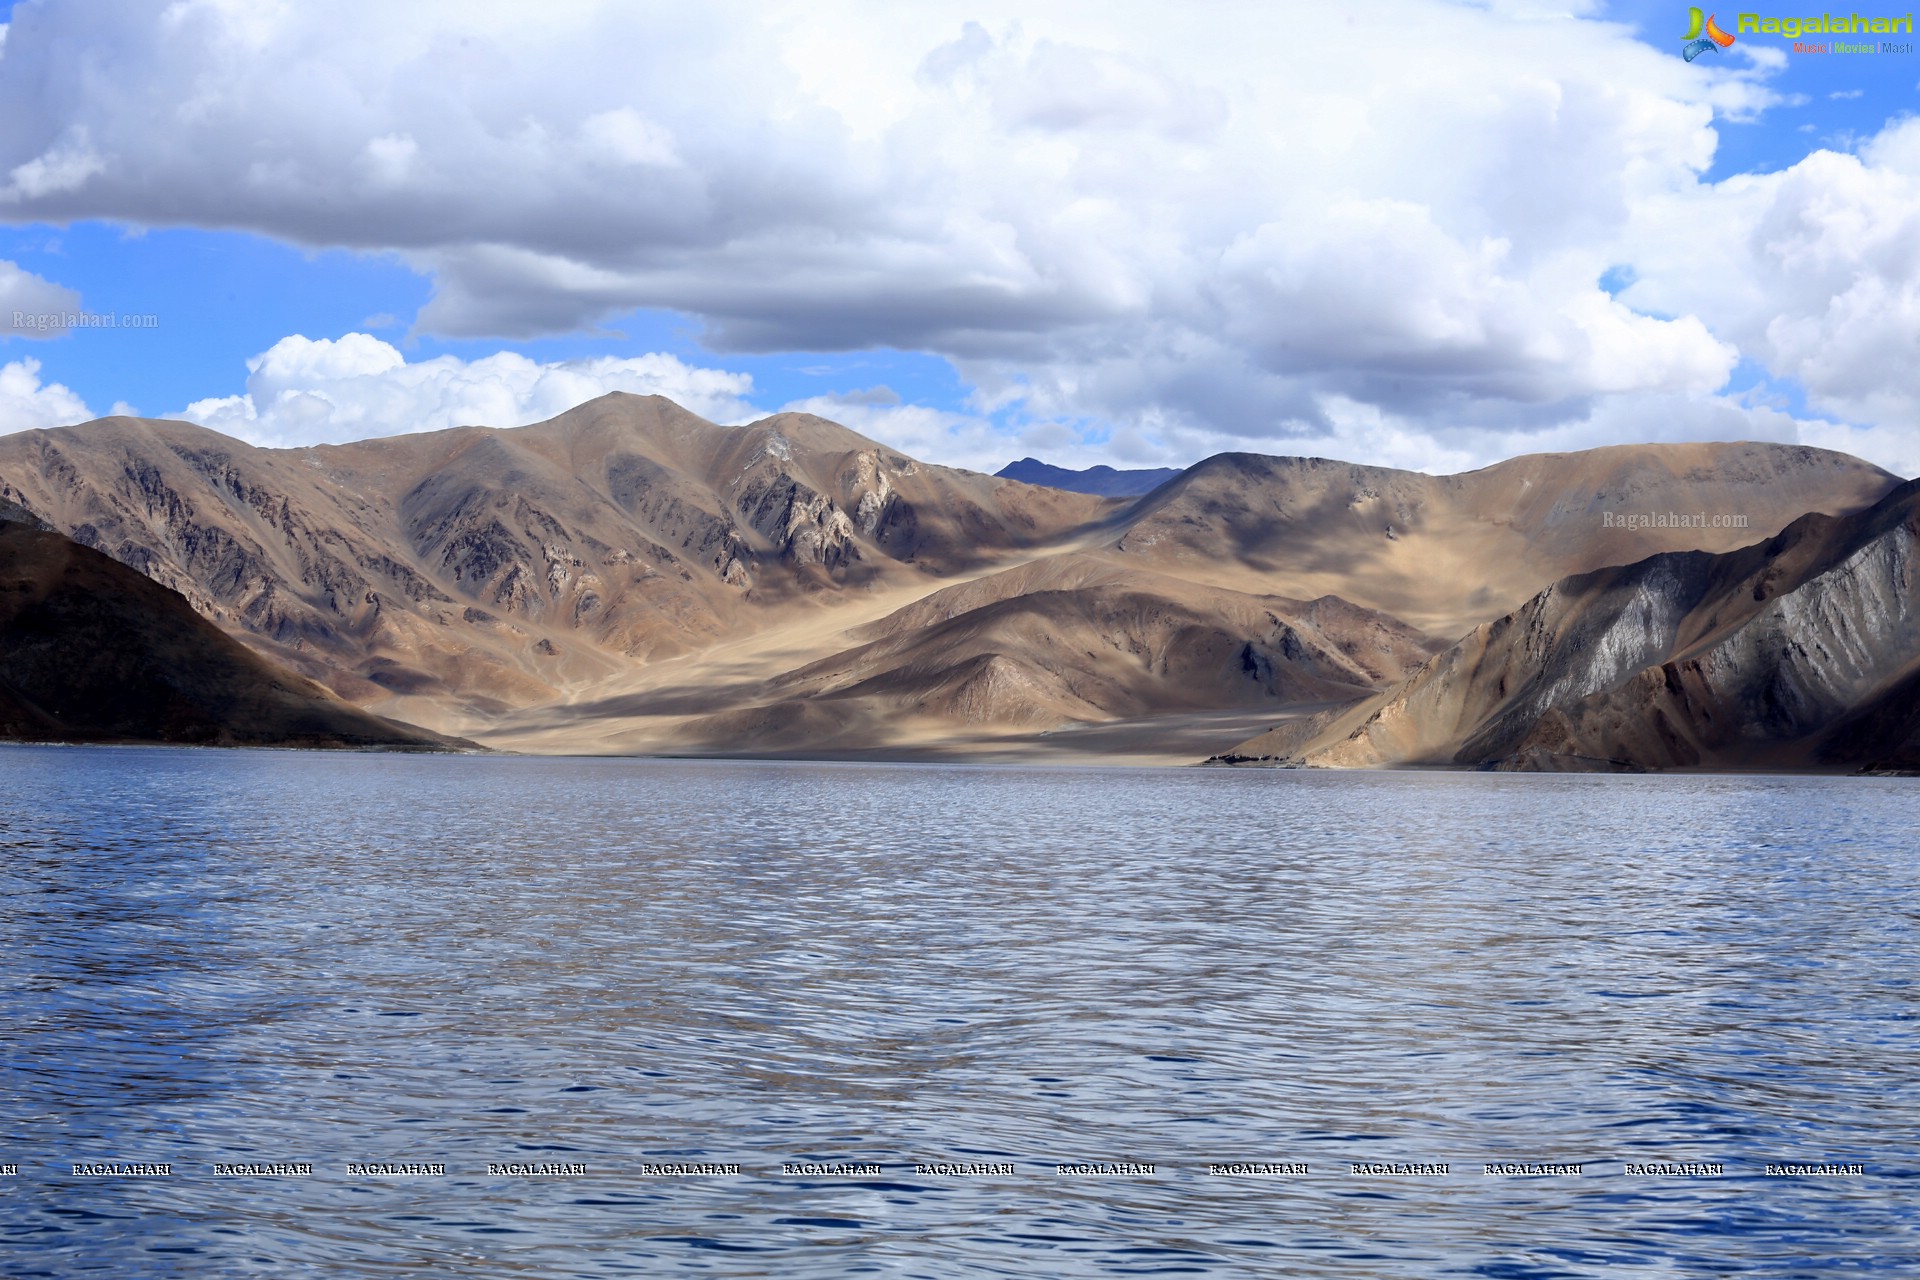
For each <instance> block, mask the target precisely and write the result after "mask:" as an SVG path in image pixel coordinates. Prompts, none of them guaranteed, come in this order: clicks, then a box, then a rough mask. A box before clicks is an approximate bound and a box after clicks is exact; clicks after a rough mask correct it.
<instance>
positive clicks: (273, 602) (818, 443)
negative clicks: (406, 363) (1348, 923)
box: [0, 395, 1897, 754]
mask: <svg viewBox="0 0 1920 1280" xmlns="http://www.w3.org/2000/svg"><path fill="white" fill-rule="evenodd" d="M1895 483H1897V478H1896V477H1893V476H1890V475H1888V474H1887V473H1885V472H1882V471H1879V470H1877V469H1875V468H1873V467H1870V466H1868V465H1867V464H1865V463H1863V462H1860V461H1858V460H1856V459H1852V458H1847V457H1844V456H1842V455H1838V454H1831V453H1823V452H1821V451H1819V450H1812V449H1802V448H1790V447H1784V446H1773V445H1689V446H1643V447H1633V448H1620V449H1603V450H1596V451H1593V452H1590V453H1583V454H1565V455H1546V456H1541V457H1535V458H1521V459H1515V460H1513V461H1511V462H1507V463H1502V464H1500V465H1499V466H1497V467H1492V468H1488V469H1486V470H1484V471H1479V472H1473V473H1469V474H1467V475H1463V476H1446V477H1433V476H1426V475H1420V474H1417V473H1411V472H1401V471H1391V470H1386V469H1381V468H1367V467H1359V466H1354V465H1351V464H1346V463H1330V462H1325V461H1321V460H1316V459H1289V458H1264V457H1258V456H1254V455H1246V454H1233V455H1222V456H1221V457H1218V458H1213V459H1209V460H1208V461H1207V462H1204V463H1202V464H1200V465H1199V466H1196V467H1194V468H1192V469H1191V470H1189V471H1188V472H1186V473H1185V474H1183V475H1181V476H1180V477H1178V478H1177V479H1175V480H1173V481H1171V482H1170V483H1168V484H1165V485H1162V486H1161V487H1160V488H1159V489H1157V490H1156V491H1155V492H1153V493H1151V494H1148V495H1146V496H1145V497H1143V498H1138V499H1128V498H1103V497H1099V496H1094V495H1088V494H1078V493H1070V492H1064V491H1062V490H1059V489H1052V488H1045V487H1036V486H1032V485H1027V484H1022V483H1019V482H1016V481H1013V480H1007V479H1000V478H995V477H991V476H984V475H979V474H976V473H972V472H966V471H959V470H954V469H950V468H945V467H937V466H930V465H928V464H925V463H921V462H917V461H915V460H914V459H912V458H909V457H906V456H905V455H903V454H901V453H899V452H898V451H896V450H893V449H890V448H888V447H887V446H885V445H882V444H878V443H876V442H874V441H872V440H868V439H866V438H864V437H862V436H859V435H857V434H855V433H854V432H851V431H848V430H847V429H846V428H844V427H840V426H837V425H835V424H833V423H830V422H826V421H824V420H822V419H819V418H814V417H810V416H806V415H797V414H787V415H778V416H776V417H773V418H768V419H766V420H764V421H761V422H757V423H752V424H749V425H747V426H744V427H722V426H717V425H715V424H713V423H711V422H708V421H705V420H704V419H701V418H699V417H697V416H696V415H694V414H691V413H688V412H686V411H685V410H683V409H680V408H679V407H678V406H675V405H673V404H672V403H671V402H669V401H666V400H663V399H659V398H657V397H637V396H628V395H610V396H605V397H602V398H600V399H598V400H595V401H591V402H589V403H587V404H584V405H582V406H580V407H579V408H577V409H574V410H572V411H570V412H568V413H566V414H562V415H561V416H559V417H558V418H555V419H553V420H551V421H548V422H544V423H539V424H536V425H534V426H529V427H521V428H515V429H507V430H496V429H491V428H484V427H465V428H460V429H457V430H451V431H441V432H433V433H423V434H414V435H401V436H393V437H387V438H382V439H374V440H366V441H361V442H358V443H355V444H349V445H340V446H321V447H315V448H304V449H260V448H255V447H253V446H250V445H246V444H243V443H241V442H238V441H234V440H230V439H228V438H226V437H224V436H220V435H218V434H216V433H214V432H211V431H207V430H204V429H202V428H199V427H195V426H192V425H189V424H186V423H178V422H156V421H147V420H140V419H131V418H112V419H103V420H101V421H98V422H92V423H87V424H84V425H81V426H77V427H70V428H64V429H60V430H55V431H29V432H22V433H19V434H17V435H12V436H6V437H0V498H11V499H13V500H16V501H18V502H20V503H22V504H23V505H25V506H26V507H28V508H30V509H31V510H32V511H33V512H35V513H37V514H38V515H40V516H42V517H44V518H45V519H46V520H47V521H48V522H49V523H51V524H52V525H53V526H54V527H55V528H58V529H60V530H61V531H63V532H66V533H68V534H70V535H71V536H72V537H74V538H75V539H76V540H77V541H80V542H82V543H84V544H86V545H88V546H92V547H96V548H98V549H100V550H102V551H105V552H106V553H108V554H109V555H112V556H113V557H115V558H116V559H118V560H120V561H122V562H123V563H126V564H129V565H131V566H133V567H134V568H137V569H140V570H141V571H142V572H144V573H146V574H147V575H148V576H150V577H152V578H153V579H154V580H155V581H158V582H160V583H162V584H165V585H167V586H171V587H174V588H175V589H177V590H179V591H180V592H181V593H182V594H183V595H185V596H186V597H187V599H188V600H189V601H190V602H191V603H192V604H193V606H194V607H195V608H196V609H197V610H199V611H200V612H201V613H202V614H203V615H204V616H206V617H208V618H210V619H211V620H213V621H214V622H216V623H218V624H219V625H220V626H221V627H222V628H223V629H225V630H226V631H227V632H228V633H229V634H230V635H233V636H234V637H236V638H237V639H239V640H241V641H242V642H244V643H246V644H247V645H248V646H249V647H251V648H253V649H255V650H256V651H257V652H259V653H261V654H263V655H265V656H267V657H269V658H271V659H273V660H275V661H278V662H282V663H284V664H286V665H288V666H290V667H292V668H293V669H295V670H296V671H298V672H300V673H301V674H303V675H306V676H308V677H310V678H312V679H315V680H318V681H320V682H321V683H323V684H325V685H326V686H327V687H329V688H330V689H332V690H334V691H335V692H336V693H338V694H339V695H341V696H342V697H344V698H345V699H347V700H348V701H350V702H354V703H356V704H358V705H360V706H363V707H366V708H368V709H370V710H374V711H377V712H379V713H382V714H386V715H391V716H394V717H397V718H399V719H403V720H406V721H409V722H412V723H416V724H424V725H428V726H431V727H432V728H434V729H437V730H441V731H444V732H450V733H458V734H461V735H463V736H470V737H477V738H479V739H480V740H482V741H485V742H488V743H489V744H495V745H514V746H519V747H525V748H528V749H539V750H563V751H564V750H646V751H657V750H681V749H699V750H705V749H709V748H711V749H725V750H730V751H732V750H737V751H751V750H754V749H756V747H757V745H758V744H762V743H765V742H769V741H772V740H774V739H775V738H777V737H778V738H780V740H782V741H788V740H791V741H793V742H797V743H800V744H803V745H804V744H806V743H811V742H816V741H820V740H823V739H822V735H825V736H826V737H830V738H832V739H833V740H834V741H838V742H841V743H843V744H849V745H851V744H854V743H855V741H856V740H857V739H861V738H862V737H863V735H864V736H865V738H866V739H867V740H868V741H870V742H873V743H883V742H892V741H896V740H901V739H902V737H903V735H905V736H911V737H914V738H916V739H918V740H931V739H934V738H938V737H939V735H940V734H941V733H942V732H945V731H947V730H949V729H950V730H951V731H952V732H953V733H955V734H958V735H960V736H961V738H963V739H968V740H970V739H971V738H972V737H973V736H976V735H977V734H978V733H980V732H984V731H987V730H991V731H992V732H999V731H1000V730H1001V729H1005V730H1007V731H1012V730H1015V729H1020V730H1022V731H1030V732H1035V733H1044V732H1052V731H1053V729H1052V728H1051V727H1052V726H1058V725H1061V724H1064V723H1079V724H1083V725H1102V724H1113V723H1117V722H1120V721H1126V720H1129V719H1130V718H1138V717H1146V718H1149V719H1158V718H1163V717H1166V716H1171V715H1174V714H1196V715H1212V714H1215V713H1222V714H1224V713H1228V712H1232V713H1236V714H1237V713H1240V712H1247V713H1251V712H1253V711H1255V710H1260V709H1266V708H1272V707H1274V706H1277V705H1281V704H1305V705H1319V704H1324V703H1326V702H1329V701H1334V700H1336V699H1340V698H1359V697H1363V696H1366V695H1368V694H1370V693H1371V692H1373V691H1377V690H1378V689H1380V688H1382V687H1386V686H1390V685H1391V684H1393V683H1394V682H1396V681H1397V680H1399V679H1400V678H1401V677H1402V676H1403V675H1404V673H1405V672H1406V671H1407V670H1409V669H1410V668H1411V667H1412V666H1414V665H1417V664H1418V663H1419V662H1421V661H1423V660H1424V659H1425V657H1426V656H1427V655H1428V654H1429V653H1430V652H1432V651H1433V650H1435V649H1436V648H1438V647H1439V644H1438V643H1436V639H1437V640H1438V641H1446V640H1450V639H1453V638H1455V637H1457V636H1459V635H1462V634H1464V633H1465V632H1467V631H1468V630H1470V629H1471V628H1472V627H1473V626H1474V625H1477V624H1480V623H1484V622H1487V621H1489V620H1491V619H1494V618H1497V617H1499V616H1500V615H1501V614H1502V613H1504V612H1507V611H1509V610H1511V609H1512V608H1515V607H1517V606H1518V604H1520V603H1521V602H1522V601H1524V600H1525V599H1526V598H1527V597H1528V596H1529V595H1531V594H1532V593H1533V592H1535V591H1538V590H1539V589H1540V588H1541V587H1543V586H1544V585H1546V584H1547V583H1550V582H1552V581H1554V580H1556V579H1558V578H1560V577H1563V576H1565V575H1566V574H1568V573H1573V572H1582V571H1587V570H1591V569H1595V568H1598V567H1600V566H1602V565H1604V564H1608V563H1624V562H1627V561H1632V560H1637V559H1640V558H1642V557H1644V556H1645V555H1647V554H1649V553H1651V552H1657V551H1664V550H1674V549H1683V548H1684V549H1691V548H1695V547H1704V548H1707V549H1709V550H1724V549H1728V548H1731V547H1732V546H1735V545H1739V544H1741V543H1745V542H1751V541H1753V540H1754V539H1755V538H1756V537H1760V536H1764V535H1765V534H1766V533H1768V532H1771V531H1773V530H1775V529H1778V528H1780V527H1783V526H1784V525H1785V524H1786V523H1787V522H1788V521H1789V519H1791V518H1792V517H1794V516H1797V515H1799V514H1800V513H1802V512H1805V511H1808V510H1820V511H1830V512H1836V513H1837V512H1845V511H1851V510H1856V509H1858V508H1860V507H1862V506H1865V505H1867V504H1868V503H1870V502H1872V501H1873V500H1874V499H1876V498H1877V497H1879V496H1880V495H1881V494H1883V493H1884V492H1885V491H1886V490H1887V489H1888V488H1890V487H1891V486H1892V485H1894V484H1895ZM1609 513H1611V514H1613V515H1615V516H1617V517H1621V519H1620V521H1619V526H1618V527H1608V525H1607V523H1606V521H1605V519H1604V517H1605V516H1607V515H1608V514H1609ZM1649 513H1652V514H1677V515H1679V516H1682V517H1687V519H1683V520H1681V521H1678V522H1673V523H1672V527H1665V528H1654V529H1647V528H1628V527H1627V523H1628V522H1627V520H1626V519H1625V517H1628V516H1644V515H1647V514H1649ZM1700 515H1706V516H1715V515H1718V516H1724V517H1732V516H1741V517H1744V518H1745V519H1746V521H1747V524H1748V528H1747V529H1744V530H1728V529H1719V528H1711V527H1707V528H1702V527H1696V526H1695V525H1694V524H1693V523H1691V518H1693V517H1697V516H1700ZM874 628H878V629H874ZM896 723H897V724H898V725H899V726H902V727H901V728H900V729H899V731H898V732H896V731H895V730H894V729H892V728H889V727H888V726H889V725H894V724H896ZM942 726H946V729H943V728H942ZM983 726H984V727H985V728H984V729H983ZM994 726H998V727H999V728H994ZM1042 726H1047V727H1042ZM909 728H910V729H911V733H908V729H909ZM1250 729H1251V726H1250V725H1240V724H1238V723H1237V722H1236V724H1235V727H1234V729H1233V731H1232V732H1233V736H1230V737H1226V738H1224V739H1223V740H1222V741H1221V742H1220V744H1219V745H1221V746H1224V745H1225V744H1226V743H1230V742H1234V741H1238V740H1239V739H1240V738H1241V737H1244V736H1245V735H1246V733H1247V732H1249V731H1250ZM1195 731H1196V732H1198V729H1197V728H1196V730H1195ZM781 735H784V737H782V736H781ZM1213 749H1217V748H1216V747H1209V750H1213ZM1202 754H1205V752H1203V753H1202Z"/></svg>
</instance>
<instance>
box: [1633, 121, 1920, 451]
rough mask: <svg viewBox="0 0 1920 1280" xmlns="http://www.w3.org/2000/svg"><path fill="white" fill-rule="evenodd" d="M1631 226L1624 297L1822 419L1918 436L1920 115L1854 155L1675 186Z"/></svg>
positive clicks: (1812, 158) (1822, 155)
mask: <svg viewBox="0 0 1920 1280" xmlns="http://www.w3.org/2000/svg"><path fill="white" fill-rule="evenodd" d="M1637 222H1638V226H1637V228H1636V230H1637V234H1636V236H1635V239H1636V241H1637V243H1638V245H1639V246H1640V255H1641V256H1640V258H1639V260H1638V261H1637V262H1636V266H1637V267H1638V268H1639V278H1638V279H1636V280H1635V282H1634V283H1633V284H1632V285H1631V286H1629V287H1628V288H1627V289H1625V290H1624V291H1623V292H1622V295H1621V296H1622V298H1623V299H1624V300H1625V301H1627V302H1628V303H1630V304H1634V305H1638V306H1642V307H1646V308H1649V309H1654V310H1659V311H1663V312H1669V313H1671V312H1687V313H1690V314H1693V315H1696V316H1698V317H1700V318H1701V319H1702V320H1703V321H1704V322H1705V323H1706V324H1708V325H1709V326H1710V327H1711V328H1712V329H1713V331H1714V332H1716V333H1718V334H1721V335H1723V336H1725V337H1726V338H1728V339H1729V340H1731V341H1733V342H1734V343H1736V344H1737V345H1738V346H1739V348H1740V350H1741V351H1742V352H1743V353H1744V354H1745V355H1747V356H1748V357H1750V358H1752V359H1754V360H1756V361H1758V362H1759V363H1761V364H1762V365H1764V366H1765V368H1766V369H1767V370H1768V371H1769V372H1770V373H1772V374H1773V375H1774V376H1776V377H1780V378H1790V379H1792V380H1794V381H1795V382H1797V383H1798V384H1799V385H1800V386H1801V387H1803V388H1804V389H1805V391H1806V393H1807V400H1808V403H1809V405H1811V406H1812V407H1813V408H1814V409H1815V410H1817V411H1819V412H1821V413H1824V414H1829V415H1832V416H1834V417H1836V418H1839V419H1842V420H1850V421H1852V422H1854V423H1856V424H1861V425H1871V424H1879V426H1878V428H1877V429H1878V430H1880V431H1881V433H1882V434H1883V436H1884V435H1896V434H1904V435H1905V436H1906V438H1907V440H1908V441H1909V442H1910V443H1909V444H1908V445H1906V446H1904V447H1906V448H1908V449H1909V450H1911V448H1912V444H1911V442H1913V441H1916V440H1920V358H1916V355H1915V353H1916V352H1920V118H1915V117H1905V118H1903V119H1900V120H1897V121H1895V122H1893V123H1892V124H1890V125H1889V126H1888V127H1887V128H1886V129H1885V130H1883V131H1882V132H1881V133H1880V134H1878V135H1877V136H1875V137H1874V138H1872V139H1870V140H1868V141H1867V143H1866V144H1865V145H1864V146H1862V147H1861V149H1860V151H1859V152H1858V153H1857V154H1841V153H1837V152H1833V151H1825V150H1821V151H1815V152H1814V153H1813V154H1811V155H1809V156H1807V157H1806V158H1805V159H1804V160H1802V161H1800V162H1799V163H1798V164H1795V165H1792V166H1790V167H1788V168H1786V169H1783V170H1780V171H1778V172H1775V173H1769V174H1760V175H1744V176H1739V177H1733V178H1729V179H1727V180H1725V181H1723V182H1721V183H1719V184H1716V185H1714V186H1710V187H1709V186H1702V187H1698V188H1694V189H1689V190H1681V191H1676V192H1674V193H1672V194H1670V195H1668V196H1666V197H1663V198H1661V199H1659V200H1653V201H1649V202H1647V204H1646V205H1645V206H1643V207H1642V208H1641V209H1640V210H1639V211H1638V215H1637ZM1703 232H1704V234H1703ZM1909 456H1911V454H1909Z"/></svg>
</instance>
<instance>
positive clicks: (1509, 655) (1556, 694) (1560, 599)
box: [1232, 482, 1920, 770]
mask: <svg viewBox="0 0 1920 1280" xmlns="http://www.w3.org/2000/svg"><path fill="white" fill-rule="evenodd" d="M1916 540H1920V482H1912V483H1908V484H1906V485H1903V486H1901V487H1900V488H1898V489H1896V490H1894V491H1893V492H1892V493H1891V494H1889V495H1888V496H1887V497H1886V498H1885V499H1883V500H1882V501H1881V502H1879V503H1878V504H1876V505H1875V506H1873V507H1872V508H1870V509H1868V510H1866V511H1863V512H1859V513H1856V514H1854V515H1851V516H1847V517H1843V518H1835V517H1830V516H1823V515H1809V516H1807V517H1805V518H1803V519H1801V520H1799V521H1796V522H1795V523H1794V524H1792V525H1791V526H1789V527H1788V528H1787V529H1786V530H1784V531H1783V532H1781V533H1780V534H1779V535H1778V536H1776V537H1774V538H1771V539H1768V540H1767V541H1765V542H1762V543H1758V544H1756V545H1754V546H1751V547H1747V548H1744V549H1742V550H1739V551H1735V552H1731V553H1727V554H1722V555H1709V554H1706V553H1702V552H1692V553H1683V554H1670V555H1661V556H1653V557H1650V558H1648V559H1646V560H1642V561H1639V562H1637V563H1635V564H1631V565H1627V566H1623V567H1620V568H1615V569H1606V570H1602V571H1599V572H1597V573H1592V574H1585V575H1581V576H1578V577H1574V578H1569V579H1566V580H1564V581H1562V582H1559V583H1556V584H1554V585H1553V586H1552V587H1549V588H1548V589H1547V590H1545V591H1543V592H1541V593H1539V594H1538V595H1537V596H1535V597H1534V598H1533V599H1532V600H1530V601H1528V602H1527V604H1526V605H1524V606H1523V607H1522V608H1521V609H1519V610H1517V611H1515V612H1514V613H1512V614H1509V615H1508V616H1506V617H1504V618H1501V619H1500V620H1498V621H1496V622H1494V623H1491V624H1488V625H1487V626H1484V627H1481V628H1478V629H1476V630H1475V631H1474V633H1473V634H1471V635H1469V636H1468V637H1467V638H1466V639H1464V640H1462V641H1461V642H1460V643H1459V644H1457V645H1455V646H1453V647H1452V648H1450V649H1448V650H1447V651H1446V652H1444V653H1442V654H1440V655H1438V656H1436V657H1435V658H1434V659H1433V660H1432V661H1430V662H1428V663H1427V664H1426V665H1424V666H1423V667H1422V668H1421V669H1420V670H1419V671H1417V672H1415V673H1414V674H1413V675H1412V676H1410V677H1409V678H1408V679H1407V680H1406V681H1405V682H1404V683H1403V684H1401V685H1400V686H1399V687H1398V688H1395V689H1392V690H1389V691H1387V692H1385V693H1383V694H1380V695H1378V696H1376V697H1374V698H1372V699H1369V700H1367V701H1366V702H1364V703H1361V704H1360V705H1358V706H1356V707H1353V708H1351V709H1347V710H1344V711H1341V712H1338V713H1330V714H1326V715H1323V716H1321V717H1318V718H1316V719H1314V720H1311V721H1307V722H1303V723H1301V724H1299V725H1296V726H1289V727H1287V728H1285V729H1284V730H1279V731H1275V732H1274V733H1271V734H1268V735H1263V737H1261V738H1256V739H1254V740H1252V741H1250V742H1247V743H1244V744H1242V745H1241V746H1240V747H1238V748H1235V750H1234V752H1233V753H1232V754H1233V755H1235V756H1238V757H1240V758H1242V759H1249V758H1254V759H1264V760H1267V761H1271V762H1285V763H1297V764H1307V765H1322V766H1330V767H1366V766H1378V765H1394V764H1446V765H1464V766H1472V767H1487V768H1501V769H1636V770H1637V769H1674V768H1694V767H1711V768H1820V767H1832V768H1878V769H1897V768H1902V767H1907V762H1908V761H1910V759H1911V753H1912V750H1913V746H1914V744H1915V742H1916V741H1917V740H1920V694H1917V693H1916V690H1920V676H1916V671H1920V595H1917V594H1916V588H1917V587H1920V583H1917V582H1916V564H1917V563H1920V558H1917V557H1916V547H1915V544H1916Z"/></svg>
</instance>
